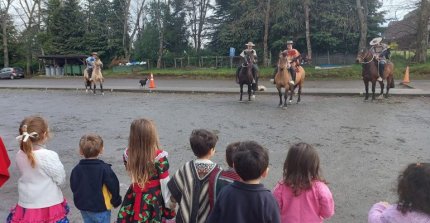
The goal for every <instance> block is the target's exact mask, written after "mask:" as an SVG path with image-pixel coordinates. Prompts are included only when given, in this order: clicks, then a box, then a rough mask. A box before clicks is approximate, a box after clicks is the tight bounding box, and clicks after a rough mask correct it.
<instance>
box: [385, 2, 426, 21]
mask: <svg viewBox="0 0 430 223" xmlns="http://www.w3.org/2000/svg"><path fill="white" fill-rule="evenodd" d="M417 2H419V0H382V8H381V10H384V11H387V13H386V14H385V19H387V22H386V24H384V25H388V22H390V21H392V20H402V19H403V16H405V15H406V14H407V13H408V12H410V11H412V10H413V9H415V7H416V3H417Z"/></svg>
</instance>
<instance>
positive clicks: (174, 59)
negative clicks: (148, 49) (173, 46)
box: [173, 57, 176, 69]
mask: <svg viewBox="0 0 430 223" xmlns="http://www.w3.org/2000/svg"><path fill="white" fill-rule="evenodd" d="M173 61H174V63H175V69H176V57H174V58H173Z"/></svg>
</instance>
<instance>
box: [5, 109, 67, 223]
mask: <svg viewBox="0 0 430 223" xmlns="http://www.w3.org/2000/svg"><path fill="white" fill-rule="evenodd" d="M19 134H20V135H19V136H18V137H17V139H18V141H19V145H20V150H19V151H18V153H17V154H16V157H15V159H16V165H17V167H18V170H19V173H20V178H19V180H18V194H19V197H18V204H17V205H16V206H15V207H14V208H12V210H11V213H10V214H9V216H8V218H7V222H8V223H9V222H13V223H15V222H22V223H24V222H40V223H42V222H44V223H45V222H46V223H52V222H57V223H59V222H61V223H64V222H69V221H68V219H67V213H68V212H69V209H68V206H67V203H66V200H65V199H64V197H63V193H62V192H61V189H60V187H59V186H60V185H61V184H63V183H64V181H65V177H66V173H65V171H64V167H63V164H62V163H61V161H60V159H59V157H58V154H57V153H56V152H54V151H52V150H48V149H46V146H45V143H46V142H47V140H48V139H49V130H48V123H47V122H46V120H45V119H44V118H42V117H40V116H30V117H27V118H25V119H24V120H23V121H22V122H21V124H20V126H19Z"/></svg>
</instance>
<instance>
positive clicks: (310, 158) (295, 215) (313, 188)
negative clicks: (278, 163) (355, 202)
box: [273, 143, 334, 223]
mask: <svg viewBox="0 0 430 223" xmlns="http://www.w3.org/2000/svg"><path fill="white" fill-rule="evenodd" d="M273 195H274V196H275V199H276V201H277V202H278V205H279V210H280V213H281V222H283V223H300V222H306V223H321V222H323V220H324V219H327V218H330V217H331V216H333V215H334V201H333V196H332V194H331V192H330V190H329V188H328V187H327V185H326V182H325V180H324V179H323V178H322V177H321V173H320V160H319V157H318V153H317V152H316V150H315V149H314V148H313V147H312V146H311V145H309V144H307V143H298V144H295V145H293V146H291V148H290V150H289V151H288V155H287V158H286V159H285V163H284V173H283V179H282V180H281V181H279V182H278V183H277V184H276V186H275V188H274V189H273Z"/></svg>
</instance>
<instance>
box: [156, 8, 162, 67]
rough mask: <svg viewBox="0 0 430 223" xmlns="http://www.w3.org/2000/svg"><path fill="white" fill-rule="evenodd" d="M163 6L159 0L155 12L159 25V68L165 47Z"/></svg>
mask: <svg viewBox="0 0 430 223" xmlns="http://www.w3.org/2000/svg"><path fill="white" fill-rule="evenodd" d="M162 10H163V9H162V6H161V3H160V0H157V8H156V12H155V17H156V18H155V19H156V20H157V27H158V41H159V42H158V43H159V45H158V59H157V68H158V69H159V68H161V65H162V64H161V62H162V61H161V59H162V58H163V48H164V24H163V21H162V19H163V17H162V16H161V11H162Z"/></svg>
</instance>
